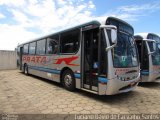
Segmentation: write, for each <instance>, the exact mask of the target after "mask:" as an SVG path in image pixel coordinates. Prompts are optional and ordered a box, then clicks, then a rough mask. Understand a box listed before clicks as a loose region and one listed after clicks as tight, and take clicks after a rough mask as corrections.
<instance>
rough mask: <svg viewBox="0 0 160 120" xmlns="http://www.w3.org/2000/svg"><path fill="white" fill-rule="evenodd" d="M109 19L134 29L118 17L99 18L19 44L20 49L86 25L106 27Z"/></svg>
mask: <svg viewBox="0 0 160 120" xmlns="http://www.w3.org/2000/svg"><path fill="white" fill-rule="evenodd" d="M108 19H115V20H117V21H120V22H122V23H124V24H126V25H128V26H130V27H132V26H131V25H130V24H128V23H127V22H125V21H123V20H121V19H118V18H116V17H106V18H104V17H99V18H97V20H93V21H90V22H87V23H84V24H80V25H78V26H75V27H71V28H68V29H65V30H61V31H59V32H56V33H52V34H49V35H46V36H43V37H39V38H37V39H33V40H29V41H27V42H25V43H22V44H19V45H18V47H20V46H23V45H24V44H27V43H31V42H35V41H37V40H41V39H44V38H46V37H50V36H53V35H56V34H60V33H62V32H66V31H69V30H72V29H75V28H80V27H84V26H86V25H90V24H97V25H99V26H100V25H105V24H106V21H107V20H108ZM132 28H133V27H132Z"/></svg>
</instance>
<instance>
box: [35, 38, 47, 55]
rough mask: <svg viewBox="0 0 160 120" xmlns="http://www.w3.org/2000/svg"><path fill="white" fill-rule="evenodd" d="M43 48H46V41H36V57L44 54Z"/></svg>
mask: <svg viewBox="0 0 160 120" xmlns="http://www.w3.org/2000/svg"><path fill="white" fill-rule="evenodd" d="M45 46H46V40H45V39H44V40H39V41H37V49H36V54H38V55H43V54H45Z"/></svg>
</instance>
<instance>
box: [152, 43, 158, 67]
mask: <svg viewBox="0 0 160 120" xmlns="http://www.w3.org/2000/svg"><path fill="white" fill-rule="evenodd" d="M152 63H153V65H160V43H156V51H155V52H154V53H153V54H152Z"/></svg>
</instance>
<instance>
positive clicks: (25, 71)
mask: <svg viewBox="0 0 160 120" xmlns="http://www.w3.org/2000/svg"><path fill="white" fill-rule="evenodd" d="M24 74H26V75H28V66H27V64H25V65H24Z"/></svg>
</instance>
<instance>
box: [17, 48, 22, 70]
mask: <svg viewBox="0 0 160 120" xmlns="http://www.w3.org/2000/svg"><path fill="white" fill-rule="evenodd" d="M22 55H23V47H20V51H19V63H18V64H19V67H20V70H22Z"/></svg>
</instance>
